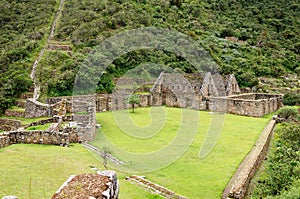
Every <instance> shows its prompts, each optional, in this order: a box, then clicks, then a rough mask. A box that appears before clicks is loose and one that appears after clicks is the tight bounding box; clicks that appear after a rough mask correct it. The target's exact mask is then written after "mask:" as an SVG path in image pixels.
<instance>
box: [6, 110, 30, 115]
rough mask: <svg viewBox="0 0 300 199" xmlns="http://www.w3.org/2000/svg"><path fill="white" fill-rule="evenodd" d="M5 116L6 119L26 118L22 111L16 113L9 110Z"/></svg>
mask: <svg viewBox="0 0 300 199" xmlns="http://www.w3.org/2000/svg"><path fill="white" fill-rule="evenodd" d="M5 116H6V117H25V113H24V112H21V111H14V110H10V109H7V110H5Z"/></svg>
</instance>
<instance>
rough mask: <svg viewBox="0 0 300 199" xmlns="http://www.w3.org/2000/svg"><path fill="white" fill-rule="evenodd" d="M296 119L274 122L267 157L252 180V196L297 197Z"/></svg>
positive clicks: (299, 170) (299, 186)
mask: <svg viewBox="0 0 300 199" xmlns="http://www.w3.org/2000/svg"><path fill="white" fill-rule="evenodd" d="M284 108H286V107H284ZM281 110H282V109H281ZM285 112H286V111H285ZM299 122H300V120H299V117H298V120H296V121H295V120H293V119H292V120H290V121H289V122H285V123H282V124H280V125H277V127H276V129H275V135H274V139H273V143H272V148H271V151H270V154H269V155H268V160H267V161H266V163H265V164H264V166H263V168H262V170H261V171H260V172H259V174H258V176H257V177H256V179H255V182H254V187H255V189H254V191H253V193H252V198H277V199H295V198H299V197H300V155H299V147H300V126H299Z"/></svg>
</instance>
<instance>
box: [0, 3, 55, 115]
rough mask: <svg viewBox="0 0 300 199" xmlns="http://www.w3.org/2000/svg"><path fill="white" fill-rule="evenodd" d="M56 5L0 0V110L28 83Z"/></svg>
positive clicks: (26, 87) (23, 89)
mask: <svg viewBox="0 0 300 199" xmlns="http://www.w3.org/2000/svg"><path fill="white" fill-rule="evenodd" d="M56 6H57V1H56V0H33V1H26V0H23V1H21V0H9V1H6V0H2V1H0V10H1V12H0V24H1V28H0V52H1V53H0V71H1V76H0V110H2V111H3V110H4V109H5V108H7V107H9V106H10V105H11V104H12V103H13V101H14V99H15V98H16V97H18V96H19V95H20V94H21V93H22V92H25V91H28V89H29V88H30V87H31V86H32V81H31V79H30V71H31V67H32V65H33V63H34V60H35V59H36V57H37V54H38V51H39V49H40V48H41V46H42V44H43V43H44V42H45V38H46V37H47V35H48V32H49V30H50V26H51V20H52V16H53V15H54V11H55V7H56Z"/></svg>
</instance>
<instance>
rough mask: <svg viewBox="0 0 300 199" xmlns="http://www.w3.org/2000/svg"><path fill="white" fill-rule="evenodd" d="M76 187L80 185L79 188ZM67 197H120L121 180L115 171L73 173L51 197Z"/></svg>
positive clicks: (57, 198) (60, 198) (53, 198)
mask: <svg viewBox="0 0 300 199" xmlns="http://www.w3.org/2000/svg"><path fill="white" fill-rule="evenodd" d="M76 187H80V189H77V188H76ZM65 198H108V199H118V198H119V182H118V178H117V174H116V172H115V171H103V172H97V174H79V175H72V176H70V177H69V178H68V180H67V181H66V182H64V183H63V185H62V186H61V187H60V188H59V189H58V191H56V193H55V194H54V195H53V196H52V197H51V199H65Z"/></svg>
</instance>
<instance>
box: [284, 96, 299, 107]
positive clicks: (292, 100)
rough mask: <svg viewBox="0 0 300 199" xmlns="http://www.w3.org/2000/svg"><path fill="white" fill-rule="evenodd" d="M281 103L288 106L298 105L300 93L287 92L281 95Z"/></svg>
mask: <svg viewBox="0 0 300 199" xmlns="http://www.w3.org/2000/svg"><path fill="white" fill-rule="evenodd" d="M283 104H284V105H288V106H295V105H300V93H297V94H296V93H287V94H285V95H284V96H283Z"/></svg>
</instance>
